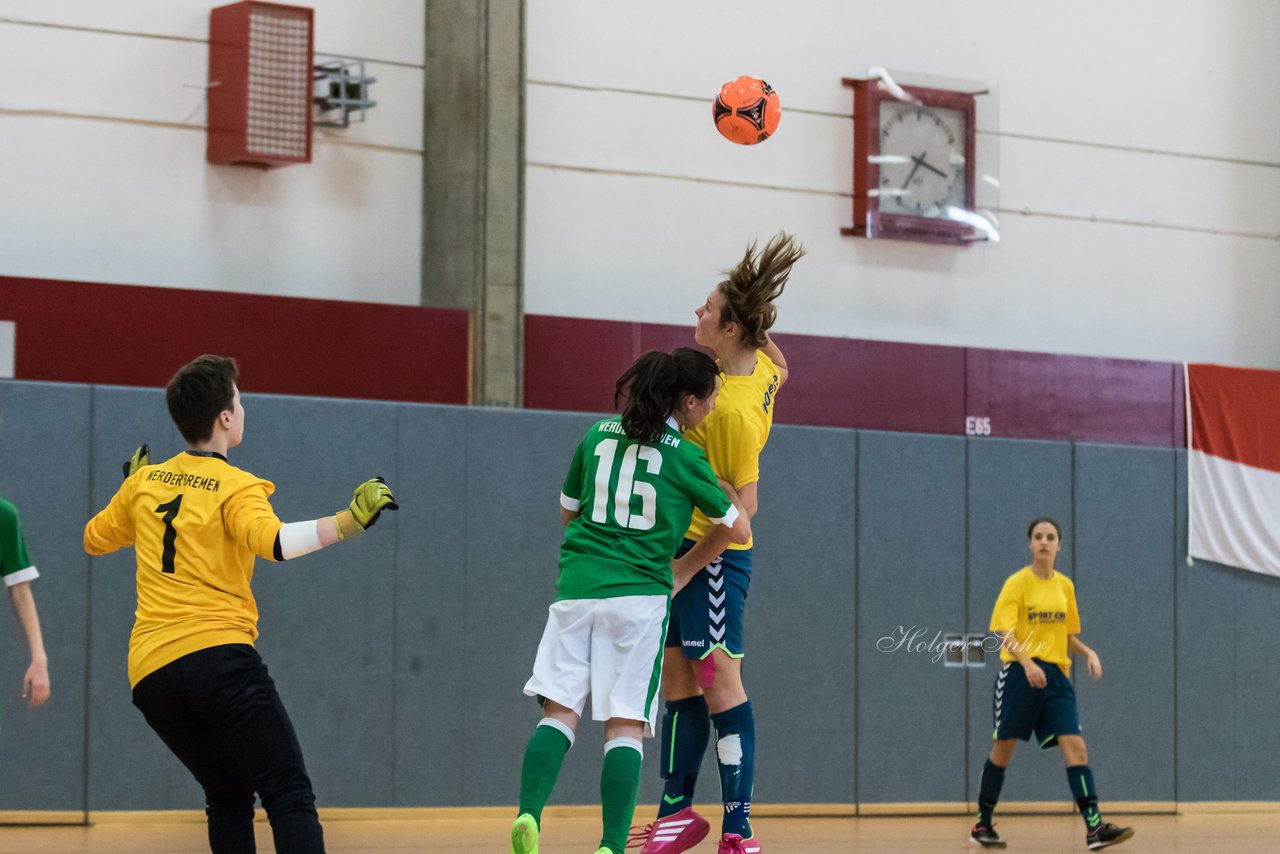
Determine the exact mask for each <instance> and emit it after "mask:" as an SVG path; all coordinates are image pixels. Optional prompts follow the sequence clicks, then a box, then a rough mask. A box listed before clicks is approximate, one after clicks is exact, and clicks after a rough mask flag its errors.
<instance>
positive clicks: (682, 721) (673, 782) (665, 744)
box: [658, 694, 711, 818]
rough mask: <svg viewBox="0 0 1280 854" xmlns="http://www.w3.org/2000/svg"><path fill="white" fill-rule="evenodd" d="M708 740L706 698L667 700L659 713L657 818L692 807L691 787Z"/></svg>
mask: <svg viewBox="0 0 1280 854" xmlns="http://www.w3.org/2000/svg"><path fill="white" fill-rule="evenodd" d="M710 739H711V717H710V714H709V712H708V711H707V701H706V700H705V699H703V697H702V695H701V694H699V695H698V696H696V697H687V698H685V699H683V700H672V701H671V702H669V703H667V712H666V714H664V715H663V716H662V755H661V757H660V759H659V761H660V762H661V768H662V778H663V779H664V780H666V781H667V782H666V785H664V786H663V788H662V801H661V802H660V803H659V804H658V818H664V817H666V816H669V815H675V814H676V813H678V812H680V810H682V809H684V808H685V807H691V806H693V787H694V786H695V785H696V784H697V782H698V771H699V769H701V768H702V757H703V756H705V755H706V753H707V742H708V741H710Z"/></svg>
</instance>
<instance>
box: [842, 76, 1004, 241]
mask: <svg viewBox="0 0 1280 854" xmlns="http://www.w3.org/2000/svg"><path fill="white" fill-rule="evenodd" d="M844 83H845V85H846V86H850V87H852V88H853V104H854V106H853V137H854V141H853V223H854V224H853V228H845V229H842V230H841V231H842V233H843V234H852V235H857V236H859V237H888V238H893V239H897V240H916V241H923V242H927V243H950V244H968V243H971V242H973V241H974V240H978V239H982V238H983V236H984V235H983V231H982V229H980V228H977V227H975V225H974V224H973V223H974V221H975V217H977V214H976V213H975V211H974V207H975V206H974V172H975V163H974V159H975V158H974V137H975V127H974V125H975V113H976V110H975V103H974V96H973V95H972V94H970V93H967V92H952V91H947V90H943V89H928V88H924V87H920V86H902V87H894V88H897V89H898V90H899V92H902V93H905V94H906V95H907V96H908V97H909V98H910V99H911V100H902V99H901V98H900V97H896V96H895V95H894V94H891V92H890V90H889V88H888V87H885V86H883V85H882V84H881V82H880V80H878V79H875V80H853V79H850V78H845V80H844Z"/></svg>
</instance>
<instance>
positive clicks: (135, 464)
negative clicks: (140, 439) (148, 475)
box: [123, 444, 151, 480]
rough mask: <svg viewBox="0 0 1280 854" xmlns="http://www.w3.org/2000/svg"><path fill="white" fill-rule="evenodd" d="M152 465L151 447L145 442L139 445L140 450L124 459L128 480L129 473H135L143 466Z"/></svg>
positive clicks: (124, 468) (125, 474)
mask: <svg viewBox="0 0 1280 854" xmlns="http://www.w3.org/2000/svg"><path fill="white" fill-rule="evenodd" d="M149 465H151V449H150V448H148V447H147V446H146V445H145V444H143V445H139V446H138V450H136V451H134V452H133V456H132V457H129V459H127V460H125V461H124V466H123V470H124V476H125V479H126V480H127V479H128V478H129V475H131V474H133V473H134V472H135V471H137V470H138V469H140V468H142V467H143V466H149Z"/></svg>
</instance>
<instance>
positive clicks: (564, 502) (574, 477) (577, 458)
mask: <svg viewBox="0 0 1280 854" xmlns="http://www.w3.org/2000/svg"><path fill="white" fill-rule="evenodd" d="M586 444H587V440H586V439H583V440H582V441H581V442H579V443H578V448H577V450H575V451H574V452H573V460H572V462H570V463H569V472H568V473H567V474H566V475H565V476H564V486H562V487H560V504H561V506H562V507H564V508H565V509H566V510H572V511H574V512H575V513H576V512H577V511H578V507H579V506H581V503H582V455H583V450H582V449H583V448H584V447H586ZM570 504H573V505H575V506H572V507H571V506H569V505H570Z"/></svg>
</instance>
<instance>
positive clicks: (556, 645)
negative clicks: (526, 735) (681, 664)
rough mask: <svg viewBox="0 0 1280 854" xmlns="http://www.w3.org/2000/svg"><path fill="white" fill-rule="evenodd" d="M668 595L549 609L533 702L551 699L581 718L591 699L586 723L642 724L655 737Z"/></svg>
mask: <svg viewBox="0 0 1280 854" xmlns="http://www.w3.org/2000/svg"><path fill="white" fill-rule="evenodd" d="M670 606H671V597H669V596H619V597H617V598H614V599H565V600H563V601H560V602H556V603H555V604H553V605H552V606H551V607H550V608H548V609H547V627H546V629H544V630H543V632H542V641H541V642H540V643H539V644H538V657H537V659H536V660H535V661H534V662H533V676H532V677H531V678H530V679H529V681H528V683H526V684H525V686H524V692H525V693H526V694H528V695H529V696H530V697H536V696H538V695H541V696H543V697H546V698H547V699H548V700H554V701H555V702H557V703H559V704H560V705H562V706H565V707H566V708H569V709H573V711H574V712H575V713H577V714H578V715H579V716H581V715H582V710H583V708H585V706H586V704H587V695H588V694H590V695H591V717H592V719H593V720H597V721H607V720H609V719H610V718H624V719H626V720H631V721H644V722H645V735H646V736H647V737H649V738H652V737H653V732H654V727H655V725H656V724H657V716H658V707H659V705H660V704H659V703H658V687H659V686H660V685H661V683H662V644H663V641H664V639H665V638H666V635H667V617H668V614H669V612H670Z"/></svg>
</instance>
